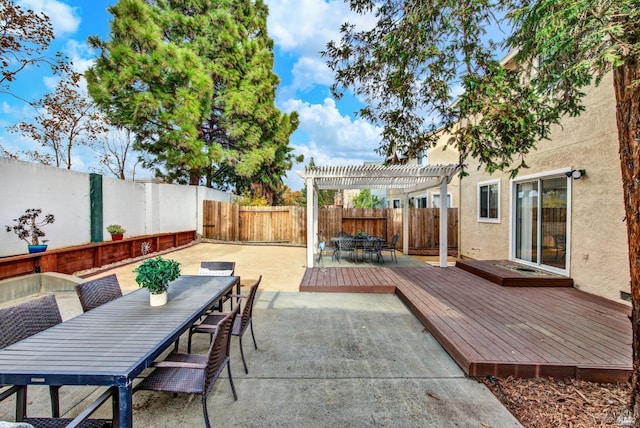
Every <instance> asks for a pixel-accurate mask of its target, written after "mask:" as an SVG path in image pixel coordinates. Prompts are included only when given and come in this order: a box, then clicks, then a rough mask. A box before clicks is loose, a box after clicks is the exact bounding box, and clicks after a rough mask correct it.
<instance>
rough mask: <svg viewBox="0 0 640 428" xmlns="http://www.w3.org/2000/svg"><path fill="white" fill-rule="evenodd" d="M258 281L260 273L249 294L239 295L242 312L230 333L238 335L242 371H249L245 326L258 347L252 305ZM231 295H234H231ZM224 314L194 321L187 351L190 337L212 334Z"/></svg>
mask: <svg viewBox="0 0 640 428" xmlns="http://www.w3.org/2000/svg"><path fill="white" fill-rule="evenodd" d="M260 281H262V275H260V277H259V278H258V280H257V281H256V282H255V283H254V284H253V285H252V286H251V288H250V289H249V294H248V295H246V296H240V297H241V298H242V301H244V305H243V308H242V312H241V313H240V312H239V313H238V315H237V316H236V318H235V320H234V322H233V330H232V332H231V334H232V335H233V336H238V340H239V344H240V356H241V357H242V364H243V365H244V372H245V373H247V374H248V373H249V369H248V368H247V362H246V360H245V358H244V349H243V348H242V336H243V335H244V333H245V331H247V327H251V337H252V338H253V346H254V347H255V349H258V344H257V343H256V336H255V334H254V332H253V305H254V303H255V298H256V293H257V292H258V286H259V285H260ZM232 297H236V296H235V295H233V296H232ZM236 309H238V304H236ZM224 316H225V314H218V313H211V314H210V315H207V316H206V317H205V318H203V319H202V320H201V321H198V322H197V323H195V324H194V325H193V326H192V327H191V328H190V329H189V344H188V346H187V350H188V352H191V337H192V336H193V335H194V334H195V333H207V334H213V332H214V331H215V328H216V325H218V323H220V321H221V320H222V319H223V317H224Z"/></svg>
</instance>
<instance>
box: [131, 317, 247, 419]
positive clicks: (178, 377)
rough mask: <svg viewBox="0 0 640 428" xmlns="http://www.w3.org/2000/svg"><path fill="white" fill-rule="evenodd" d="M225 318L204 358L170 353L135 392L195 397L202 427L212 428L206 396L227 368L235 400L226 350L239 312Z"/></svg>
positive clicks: (155, 366)
mask: <svg viewBox="0 0 640 428" xmlns="http://www.w3.org/2000/svg"><path fill="white" fill-rule="evenodd" d="M239 309H240V306H239V305H238V306H237V307H236V310H234V311H233V312H229V313H227V314H225V315H224V317H223V318H222V319H221V320H220V322H219V323H218V324H217V325H216V326H215V329H214V330H213V331H212V339H211V345H210V346H209V351H208V352H207V354H206V355H201V354H191V353H187V354H184V353H178V352H172V353H170V354H169V355H168V356H167V358H166V359H165V360H164V361H158V362H155V363H153V364H152V366H151V367H153V368H154V370H153V371H152V372H151V373H150V374H149V375H148V376H146V377H145V378H144V379H143V380H142V382H140V383H139V384H138V385H136V387H135V388H134V393H135V392H137V391H139V390H149V391H161V392H173V393H174V394H175V393H184V394H198V395H200V396H201V399H202V413H203V415H204V424H205V426H206V427H207V428H210V427H211V424H210V422H209V412H208V410H207V395H208V394H209V392H210V391H211V389H212V388H213V385H214V384H215V382H216V381H217V380H218V378H219V377H220V374H221V373H222V370H223V369H224V367H225V366H227V373H228V376H229V383H230V384H231V391H232V392H233V399H234V400H236V401H237V400H238V395H237V394H236V388H235V386H234V385H233V378H232V377H231V365H230V361H229V346H230V340H231V328H232V327H233V320H234V319H235V318H236V317H237V316H238V310H239Z"/></svg>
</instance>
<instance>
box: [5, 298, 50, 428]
mask: <svg viewBox="0 0 640 428" xmlns="http://www.w3.org/2000/svg"><path fill="white" fill-rule="evenodd" d="M61 322H62V316H61V315H60V310H59V309H58V303H57V302H56V296H54V295H53V294H49V295H46V296H42V297H38V298H36V299H31V300H28V301H26V302H23V303H19V304H17V305H14V306H9V307H6V308H2V309H0V348H5V347H7V346H9V345H13V344H14V343H16V342H19V341H21V340H23V339H26V338H27V337H30V336H33V335H34V334H36V333H39V332H41V331H43V330H46V329H48V328H49V327H53V326H54V325H57V324H60V323H61ZM0 386H1V385H0ZM4 386H7V385H4ZM23 388H24V387H21V386H11V387H9V388H8V389H6V390H3V391H2V392H1V393H0V401H3V400H5V399H6V398H8V397H10V396H12V395H13V394H15V393H19V392H20V391H21V390H22V391H24V389H23ZM59 389H60V387H59V386H55V385H52V386H50V387H49V393H50V395H51V414H52V416H53V417H59V416H60V399H59ZM23 416H24V415H18V414H16V420H19V419H21V418H22V417H23Z"/></svg>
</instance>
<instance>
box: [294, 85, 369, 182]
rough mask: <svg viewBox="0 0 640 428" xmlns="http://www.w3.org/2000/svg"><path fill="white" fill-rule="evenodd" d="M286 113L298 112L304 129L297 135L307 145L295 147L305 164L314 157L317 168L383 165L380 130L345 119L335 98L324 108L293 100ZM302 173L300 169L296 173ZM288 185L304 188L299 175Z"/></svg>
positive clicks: (364, 122) (299, 129)
mask: <svg viewBox="0 0 640 428" xmlns="http://www.w3.org/2000/svg"><path fill="white" fill-rule="evenodd" d="M282 108H283V110H284V111H286V112H290V111H293V110H295V111H297V112H298V114H299V117H300V125H299V126H298V131H296V132H297V133H299V134H301V135H304V136H306V141H302V142H299V143H296V142H295V141H294V142H292V143H291V146H292V147H293V148H294V151H295V153H296V154H303V155H304V157H305V163H308V162H309V159H310V158H312V157H313V160H314V162H315V163H316V165H321V166H325V165H361V164H362V162H364V161H379V160H381V158H380V156H378V155H377V154H376V153H375V149H376V148H378V146H379V145H380V128H378V127H376V126H374V125H372V124H370V123H368V122H366V121H364V120H362V119H352V118H351V117H350V116H343V115H341V114H340V112H339V111H338V109H337V108H336V103H335V101H334V100H333V99H331V98H326V99H325V100H324V103H323V104H310V103H308V102H305V101H302V100H299V99H292V100H288V101H285V102H284V103H283V107H282ZM299 169H302V168H301V166H300V165H298V166H294V170H299ZM286 183H287V184H288V185H289V187H291V188H292V189H294V190H298V189H300V188H301V187H302V180H301V179H300V178H299V177H298V176H297V174H296V173H295V171H291V172H290V173H289V174H288V179H287V180H286Z"/></svg>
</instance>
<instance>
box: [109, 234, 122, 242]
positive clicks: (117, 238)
mask: <svg viewBox="0 0 640 428" xmlns="http://www.w3.org/2000/svg"><path fill="white" fill-rule="evenodd" d="M123 236H124V234H123V233H112V234H111V240H112V241H122V237H123Z"/></svg>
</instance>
